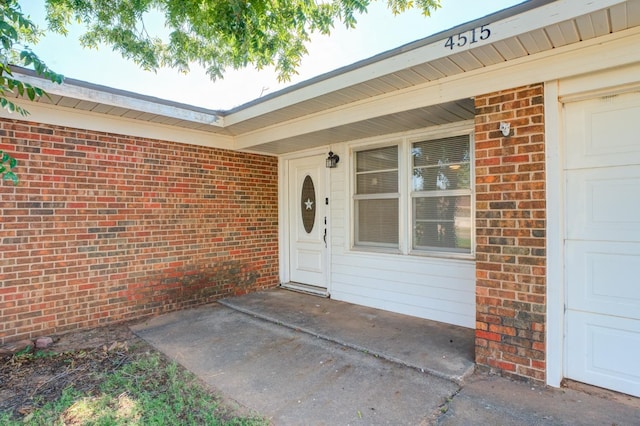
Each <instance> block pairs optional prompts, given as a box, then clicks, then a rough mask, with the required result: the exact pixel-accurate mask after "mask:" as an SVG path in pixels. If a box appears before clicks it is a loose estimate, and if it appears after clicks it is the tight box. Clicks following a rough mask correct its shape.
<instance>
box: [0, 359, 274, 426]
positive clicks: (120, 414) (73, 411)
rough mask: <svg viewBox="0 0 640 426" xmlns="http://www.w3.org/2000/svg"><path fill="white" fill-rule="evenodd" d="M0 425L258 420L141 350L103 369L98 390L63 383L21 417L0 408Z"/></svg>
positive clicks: (260, 422)
mask: <svg viewBox="0 0 640 426" xmlns="http://www.w3.org/2000/svg"><path fill="white" fill-rule="evenodd" d="M0 424H2V425H8V426H17V425H43V426H44V425H47V426H48V425H96V426H107V425H109V426H110V425H247V426H249V425H264V424H266V422H265V421H264V420H262V419H259V418H241V417H230V414H229V412H228V411H226V410H225V409H224V408H223V407H222V406H221V405H220V403H219V401H218V400H217V399H216V398H215V397H214V396H213V395H212V394H211V393H210V392H209V391H208V390H207V389H206V388H205V387H204V386H203V385H202V384H201V383H200V382H199V381H198V379H197V378H196V377H195V376H193V375H192V374H191V373H189V372H187V371H185V370H184V369H182V368H180V367H178V365H176V363H173V362H171V363H169V362H166V361H165V360H164V358H161V356H159V355H157V354H143V355H140V356H138V357H137V358H136V359H134V360H133V361H131V362H129V363H126V364H124V365H122V366H121V367H120V368H119V369H117V370H116V371H115V372H112V373H109V374H106V375H105V377H104V378H103V380H102V384H101V386H100V389H99V391H98V392H91V393H83V392H80V391H77V390H76V388H75V387H73V386H69V387H67V388H66V389H65V390H64V391H63V392H62V394H61V396H60V397H59V398H57V399H56V400H54V401H49V402H47V403H46V404H45V405H44V406H42V407H41V408H39V409H37V410H35V411H33V412H32V413H30V414H29V415H27V416H26V417H25V418H24V419H21V420H16V419H14V418H12V417H11V416H10V414H7V413H0Z"/></svg>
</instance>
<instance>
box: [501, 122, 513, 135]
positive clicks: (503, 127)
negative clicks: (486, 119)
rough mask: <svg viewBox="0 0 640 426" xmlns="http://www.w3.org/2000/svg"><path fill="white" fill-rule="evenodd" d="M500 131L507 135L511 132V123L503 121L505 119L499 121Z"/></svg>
mask: <svg viewBox="0 0 640 426" xmlns="http://www.w3.org/2000/svg"><path fill="white" fill-rule="evenodd" d="M500 131H501V132H502V135H503V136H509V132H511V124H509V123H507V122H505V121H501V122H500Z"/></svg>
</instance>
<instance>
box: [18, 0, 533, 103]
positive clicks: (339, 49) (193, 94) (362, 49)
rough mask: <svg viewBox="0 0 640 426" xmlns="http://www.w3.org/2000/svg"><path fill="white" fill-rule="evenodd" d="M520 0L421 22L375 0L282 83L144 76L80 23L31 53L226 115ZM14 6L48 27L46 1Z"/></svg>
mask: <svg viewBox="0 0 640 426" xmlns="http://www.w3.org/2000/svg"><path fill="white" fill-rule="evenodd" d="M212 1H215V0H212ZM522 1H523V0H442V1H441V4H442V8H440V9H438V10H436V11H435V12H433V13H432V14H431V16H430V17H425V16H423V15H422V14H420V12H419V11H417V10H416V11H410V12H406V13H403V14H401V15H398V16H394V15H393V14H392V13H391V11H390V10H389V9H387V8H386V1H385V0H378V1H376V2H374V3H373V4H372V5H371V7H370V8H369V10H368V12H367V13H366V14H364V15H361V16H360V17H358V24H357V25H356V28H355V29H351V30H347V29H345V28H343V27H342V26H341V25H340V24H337V25H336V28H335V29H334V30H333V31H332V33H331V35H330V36H320V35H318V36H314V37H313V38H312V42H311V44H310V45H308V46H307V48H308V51H309V54H308V55H307V56H306V57H305V58H304V59H303V61H302V64H301V66H300V68H299V69H298V72H299V74H298V75H296V76H294V77H293V78H292V79H291V81H289V82H287V83H279V82H278V81H277V77H276V73H275V71H274V70H273V69H264V70H262V71H257V70H254V69H245V70H239V71H235V70H228V71H227V72H226V74H225V77H224V79H222V80H217V81H215V82H214V81H211V80H210V79H209V77H208V76H207V75H206V74H205V72H204V70H203V69H202V68H200V67H198V66H193V67H191V71H190V72H189V73H188V74H186V75H184V74H180V73H179V72H177V71H175V70H172V69H161V70H159V71H158V72H157V73H154V72H150V71H144V70H142V69H140V68H138V66H137V65H135V64H134V63H133V62H131V61H127V60H126V59H123V58H122V57H121V56H120V54H118V53H116V52H113V51H112V50H111V48H110V47H108V46H103V47H100V48H99V49H98V50H90V49H84V48H82V47H81V46H80V44H79V42H78V37H79V36H80V35H81V34H82V27H81V26H79V25H76V26H73V27H71V28H70V32H69V34H68V35H67V37H64V36H61V35H57V34H47V36H45V37H43V38H42V39H41V40H40V42H39V43H38V44H37V45H36V46H32V48H33V50H34V52H35V53H36V54H37V55H38V56H39V57H40V58H41V59H43V60H44V61H45V62H46V63H47V65H48V66H49V67H50V68H51V69H53V70H54V71H56V72H58V73H61V74H63V75H65V77H69V78H74V79H77V80H83V81H87V82H90V83H95V84H101V85H105V86H110V87H113V88H117V89H121V90H127V91H131V92H135V93H140V94H144V95H149V96H155V97H158V98H161V99H167V100H171V101H175V102H181V103H185V104H190V105H194V106H199V107H204V108H209V109H215V110H227V109H231V108H233V107H235V106H238V105H241V104H244V103H246V102H249V101H252V100H255V99H257V98H259V97H260V96H262V95H264V94H268V93H273V92H275V91H277V90H280V89H283V88H285V87H287V86H290V85H293V84H296V83H299V82H302V81H305V80H308V79H310V78H313V77H315V76H318V75H321V74H324V73H326V72H329V71H332V70H335V69H337V68H340V67H342V66H346V65H349V64H352V63H354V62H357V61H359V60H362V59H366V58H369V57H371V56H375V55H377V54H379V53H382V52H385V51H387V50H391V49H394V48H396V47H399V46H401V45H403V44H406V43H410V42H412V41H415V40H419V39H421V38H424V37H427V36H429V35H432V34H435V33H437V32H440V31H444V30H447V29H449V28H452V27H455V26H457V25H460V24H462V23H465V22H468V21H471V20H474V19H477V18H481V17H483V16H486V15H488V14H491V13H493V12H496V11H499V10H502V9H505V8H508V7H510V6H513V5H515V4H518V3H521V2H522ZM19 4H20V6H21V7H22V11H23V12H24V13H25V14H27V15H30V16H31V18H32V20H33V21H34V22H35V23H36V24H38V25H39V26H41V27H42V28H45V27H46V21H45V19H44V13H45V10H44V1H42V0H19Z"/></svg>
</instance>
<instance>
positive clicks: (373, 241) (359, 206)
mask: <svg viewBox="0 0 640 426" xmlns="http://www.w3.org/2000/svg"><path fill="white" fill-rule="evenodd" d="M355 169H356V180H355V196H354V204H355V217H356V229H355V239H356V245H359V246H373V247H388V248H397V247H398V216H399V209H398V199H399V198H400V193H399V189H398V188H399V187H398V146H387V147H383V148H376V149H369V150H366V151H358V152H356V155H355Z"/></svg>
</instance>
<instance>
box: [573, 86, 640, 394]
mask: <svg viewBox="0 0 640 426" xmlns="http://www.w3.org/2000/svg"><path fill="white" fill-rule="evenodd" d="M564 111H565V123H564V129H565V136H566V140H565V144H564V158H565V168H564V176H565V181H564V184H565V185H564V193H565V215H566V216H565V240H564V242H565V245H564V266H565V284H566V289H567V298H566V312H565V320H566V327H567V328H566V332H567V334H566V338H565V345H566V346H565V349H566V352H565V354H566V360H565V361H566V362H565V375H566V377H569V378H571V379H575V380H579V381H583V382H587V383H590V384H593V385H596V386H601V387H605V388H610V389H614V390H617V391H621V392H626V393H629V394H632V395H636V396H640V137H638V135H640V119H639V118H640V93H628V94H622V95H617V96H605V97H600V98H597V99H591V100H586V101H580V102H575V103H568V104H565V105H564Z"/></svg>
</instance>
